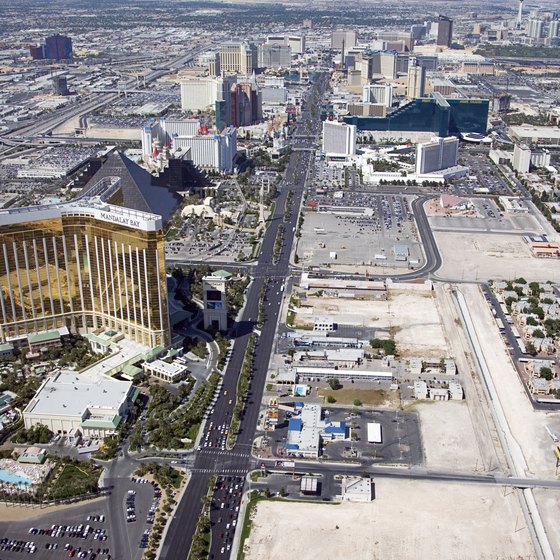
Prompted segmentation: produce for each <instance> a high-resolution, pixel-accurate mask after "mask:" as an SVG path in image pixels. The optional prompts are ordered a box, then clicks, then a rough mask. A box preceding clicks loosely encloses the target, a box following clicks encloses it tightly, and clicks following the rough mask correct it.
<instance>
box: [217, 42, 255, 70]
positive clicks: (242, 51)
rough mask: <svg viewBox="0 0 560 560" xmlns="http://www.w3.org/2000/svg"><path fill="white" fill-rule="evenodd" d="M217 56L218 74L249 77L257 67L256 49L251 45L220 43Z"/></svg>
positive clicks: (244, 43)
mask: <svg viewBox="0 0 560 560" xmlns="http://www.w3.org/2000/svg"><path fill="white" fill-rule="evenodd" d="M218 56H219V71H218V73H224V74H245V75H249V74H251V73H252V72H253V70H255V69H256V67H257V49H256V47H255V45H253V44H252V43H246V42H238V43H235V42H233V43H222V44H221V45H220V50H219V51H218Z"/></svg>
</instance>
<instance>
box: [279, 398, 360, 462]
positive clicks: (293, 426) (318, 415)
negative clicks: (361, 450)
mask: <svg viewBox="0 0 560 560" xmlns="http://www.w3.org/2000/svg"><path fill="white" fill-rule="evenodd" d="M322 416H323V415H322V409H321V405H318V404H305V405H303V407H302V409H301V414H300V415H299V416H297V417H295V418H294V417H292V418H290V420H289V421H288V436H287V440H286V447H285V449H286V451H287V452H288V453H289V454H290V455H293V456H295V457H313V458H317V457H319V455H320V454H321V447H322V444H323V442H325V441H338V440H344V439H348V437H349V430H348V428H347V426H346V423H345V422H333V421H331V420H330V419H329V418H325V419H323V417H322Z"/></svg>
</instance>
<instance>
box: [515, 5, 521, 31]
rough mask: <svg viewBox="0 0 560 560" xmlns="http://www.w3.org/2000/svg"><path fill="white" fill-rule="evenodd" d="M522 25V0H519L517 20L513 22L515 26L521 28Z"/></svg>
mask: <svg viewBox="0 0 560 560" xmlns="http://www.w3.org/2000/svg"><path fill="white" fill-rule="evenodd" d="M522 25H523V0H519V9H518V11H517V21H516V22H515V27H517V29H521V26H522Z"/></svg>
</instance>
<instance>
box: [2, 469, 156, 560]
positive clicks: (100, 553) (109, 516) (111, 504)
mask: <svg viewBox="0 0 560 560" xmlns="http://www.w3.org/2000/svg"><path fill="white" fill-rule="evenodd" d="M108 482H109V484H112V483H113V482H114V481H108ZM159 495H161V494H160V489H159V488H158V487H157V486H155V485H153V484H150V483H148V482H147V481H145V480H142V479H136V480H135V481H134V480H133V481H131V480H130V479H128V480H126V481H123V482H120V481H119V484H118V486H115V487H114V488H113V490H112V492H111V495H110V496H109V497H107V498H99V499H96V500H94V501H88V502H84V503H83V504H80V505H73V506H60V507H59V508H57V509H56V510H54V511H52V510H51V511H49V512H48V513H42V512H41V508H38V507H35V508H31V507H30V508H29V509H27V508H25V509H23V508H21V507H19V508H17V513H18V515H15V512H16V510H15V509H14V513H12V512H8V513H7V514H6V516H5V517H4V519H6V518H8V519H9V518H10V517H11V518H12V519H13V520H12V521H7V520H4V519H3V518H2V512H1V510H0V519H1V520H2V521H0V558H1V559H2V560H4V559H7V558H10V559H15V558H21V556H22V554H27V551H26V550H23V551H22V550H21V548H22V547H21V546H18V545H16V546H14V547H12V548H11V549H7V548H6V549H2V548H1V547H2V546H6V545H7V544H8V542H9V541H10V540H15V541H19V540H22V541H24V543H25V542H32V543H34V544H35V547H36V549H35V552H34V553H32V554H33V557H34V558H37V559H39V560H43V559H44V560H56V559H60V558H81V559H82V560H111V558H115V559H123V560H139V559H140V558H141V556H142V554H143V552H144V548H145V544H146V543H147V541H148V538H149V534H150V532H151V528H152V524H153V522H154V520H155V513H156V509H157V506H158V505H159V499H160V498H159ZM6 507H7V506H6ZM24 517H25V518H24ZM3 539H6V540H7V542H6V543H3V542H2V540H3ZM23 546H24V548H25V545H23ZM17 548H19V549H20V550H19V551H18V550H17Z"/></svg>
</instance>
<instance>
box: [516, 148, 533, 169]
mask: <svg viewBox="0 0 560 560" xmlns="http://www.w3.org/2000/svg"><path fill="white" fill-rule="evenodd" d="M512 166H513V169H515V171H517V172H518V173H528V172H529V168H530V167H531V148H529V147H528V146H525V145H523V144H515V146H514V148H513V161H512Z"/></svg>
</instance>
